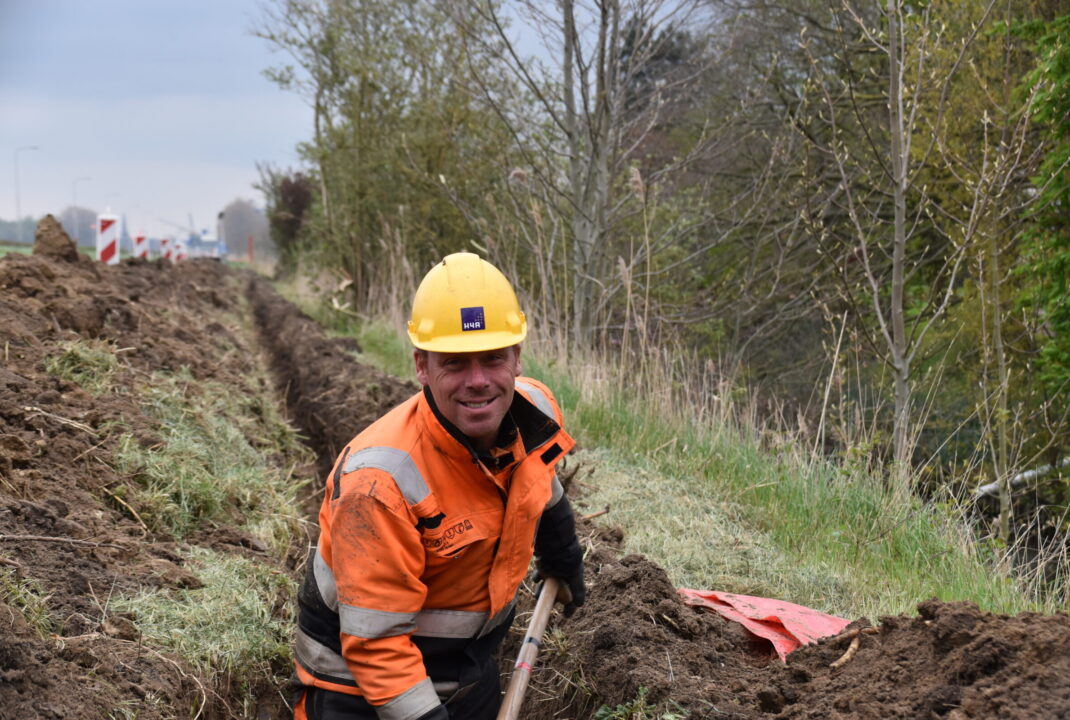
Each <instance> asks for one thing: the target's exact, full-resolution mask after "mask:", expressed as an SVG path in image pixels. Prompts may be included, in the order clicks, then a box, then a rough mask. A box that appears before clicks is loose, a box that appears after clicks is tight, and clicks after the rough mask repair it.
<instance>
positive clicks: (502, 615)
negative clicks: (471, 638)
mask: <svg viewBox="0 0 1070 720" xmlns="http://www.w3.org/2000/svg"><path fill="white" fill-rule="evenodd" d="M515 606H516V596H515V595H514V596H513V599H512V600H510V601H509V604H507V605H506V606H505V607H503V608H502V609H501V610H499V611H498V612H497V613H496V614H495V615H494V617H492V618H490V619H489V620H487V622H486V623H484V625H483V627H482V629H480V631H479V637H483V636H484V635H486V634H487V633H489V632H490V631H491V630H493V629H494V628H496V627H498V626H499V625H501V624H502V623H503V622H505V621H506V619H508V617H509V613H510V612H512V610H513V608H514V607H515Z"/></svg>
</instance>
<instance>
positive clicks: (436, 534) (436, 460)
mask: <svg viewBox="0 0 1070 720" xmlns="http://www.w3.org/2000/svg"><path fill="white" fill-rule="evenodd" d="M516 390H517V392H516V393H515V394H514V396H513V404H512V406H511V408H510V413H509V418H511V421H512V422H513V423H515V425H516V430H517V432H516V437H515V439H514V440H513V442H512V444H511V445H510V446H509V447H508V448H507V449H506V451H505V452H504V453H503V454H501V455H498V456H497V458H496V460H497V463H496V464H497V465H499V466H500V468H495V469H488V468H487V466H486V465H485V464H484V463H482V462H479V461H477V460H476V456H475V455H474V453H473V451H472V450H471V449H470V446H467V445H466V444H464V443H462V442H461V440H460V439H458V438H457V437H455V436H454V434H452V433H451V431H450V430H449V429H447V427H446V426H444V425H443V422H446V421H444V420H442V419H440V416H438V414H437V411H436V409H435V408H434V407H433V400H432V399H431V398H430V393H427V392H421V393H417V394H416V395H414V396H413V397H412V398H410V399H409V400H407V401H405V402H404V403H402V404H401V405H399V406H398V407H396V408H394V409H393V410H391V411H390V412H389V413H387V414H386V415H385V416H383V417H382V418H380V419H379V420H378V421H376V422H375V423H373V424H372V425H371V426H369V427H368V428H367V429H366V430H364V432H362V433H360V434H359V435H357V437H356V438H354V439H353V441H352V442H351V443H350V444H349V445H348V446H347V447H346V448H345V450H344V451H343V452H342V454H341V455H340V456H339V458H338V461H337V463H336V465H335V468H334V470H333V472H332V473H331V476H330V478H328V481H327V486H326V489H325V493H324V500H323V505H322V507H321V509H320V515H319V522H320V533H321V534H320V540H319V546H318V548H317V549H315V550H314V551H313V553H312V554H311V556H310V560H309V567H308V570H307V576H306V580H305V583H304V585H303V586H302V588H301V593H300V596H299V600H300V604H301V612H300V620H299V626H298V630H297V639H296V646H295V660H296V662H295V664H296V669H297V675H298V678H299V679H300V681H301V682H302V683H304V684H305V685H308V686H316V687H321V688H325V689H329V690H334V691H336V692H342V693H347V694H351V695H363V696H364V698H365V699H366V700H367V701H368V702H370V703H371V704H372V705H374V706H376V707H377V709H378V711H379V715H380V717H390V718H418V717H420V716H421V715H422V714H423V713H424V712H427V711H429V710H431V709H433V708H434V707H435V706H436V705H438V704H439V703H440V702H442V700H443V699H444V698H445V697H447V696H448V695H449V694H450V693H451V692H453V691H456V690H457V689H458V686H459V685H461V684H463V682H464V678H463V677H461V678H458V676H457V672H458V671H457V669H456V668H457V667H458V662H459V661H458V657H461V656H463V654H464V653H466V652H468V653H471V652H472V648H473V647H478V643H479V642H480V640H481V639H483V638H489V637H490V636H492V635H493V636H496V637H495V639H494V641H493V642H492V643H490V644H491V645H493V646H496V645H497V642H498V641H499V640H500V639H501V636H502V635H504V633H505V629H506V627H503V626H504V625H505V623H506V621H507V620H509V619H511V617H512V613H513V608H514V605H515V596H516V591H517V588H518V586H519V585H520V582H521V581H522V580H523V578H524V576H525V574H526V573H527V571H528V567H529V565H530V562H531V559H532V555H533V545H534V538H535V532H536V529H537V526H538V523H539V518H540V516H541V515H542V513H543V511H544V510H545V509H547V508H549V507H552V506H553V505H554V504H556V503H557V502H558V501H560V499H561V498H562V494H563V493H562V489H561V485H560V483H559V482H558V481H557V477H556V475H555V471H554V466H555V464H556V463H557V461H558V460H560V459H561V458H562V457H564V455H565V454H566V453H567V452H568V451H569V450H571V449H572V447H573V446H574V445H575V442H574V441H573V440H572V438H571V437H569V436H568V435H567V434H566V433H565V432H564V430H563V429H562V427H561V425H562V419H561V410H560V408H559V407H558V406H557V403H556V401H555V400H554V398H553V396H552V394H551V393H550V391H549V390H548V389H547V388H546V386H544V385H542V384H541V383H539V382H538V381H536V380H532V379H530V378H518V379H517V382H516ZM446 424H447V425H448V422H447V423H446ZM454 432H456V430H455V429H454ZM498 452H501V451H498ZM493 649H494V648H493V647H490V649H489V650H488V651H487V652H488V654H489V653H490V652H492V651H493Z"/></svg>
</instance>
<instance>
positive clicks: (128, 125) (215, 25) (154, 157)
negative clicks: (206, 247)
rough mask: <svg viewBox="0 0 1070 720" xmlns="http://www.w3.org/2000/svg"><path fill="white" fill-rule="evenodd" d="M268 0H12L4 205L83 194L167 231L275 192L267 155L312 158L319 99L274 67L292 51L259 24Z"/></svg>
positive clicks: (2, 209)
mask: <svg viewBox="0 0 1070 720" xmlns="http://www.w3.org/2000/svg"><path fill="white" fill-rule="evenodd" d="M261 5H262V0H0V218H3V219H7V220H12V219H14V218H15V215H16V213H15V209H16V208H15V206H16V195H17V196H18V201H19V202H18V204H19V210H21V214H22V215H23V216H26V215H33V216H34V217H40V216H41V215H44V214H45V213H53V214H57V215H58V214H59V213H60V212H61V211H62V210H63V209H64V208H65V207H67V206H68V205H71V204H73V203H74V201H75V200H77V204H78V205H79V206H81V207H88V208H91V209H94V210H97V211H103V210H104V209H105V208H106V207H108V206H110V208H111V209H112V210H113V211H115V212H118V213H125V214H126V216H127V220H128V224H129V226H130V230H131V231H132V232H137V231H139V230H141V231H144V232H147V233H149V234H150V235H151V236H153V237H158V236H160V235H164V234H172V233H175V232H177V231H176V229H175V228H174V227H173V226H172V225H171V224H168V223H175V224H179V225H183V226H186V225H188V222H189V218H190V216H191V215H192V218H193V222H194V224H195V225H196V226H197V228H198V229H200V228H206V227H207V228H209V229H210V230H212V231H213V232H214V229H215V218H216V215H217V214H218V213H219V211H220V210H222V209H223V207H224V206H226V205H227V204H228V203H229V202H230V201H231V200H234V199H235V198H245V199H249V200H253V201H254V202H255V203H256V204H257V205H258V206H261V205H263V200H262V197H261V196H260V193H259V192H258V191H256V190H254V189H253V187H252V185H253V183H254V182H256V180H257V179H258V173H257V170H256V163H257V162H262V163H263V162H266V163H271V164H274V165H276V166H279V167H283V168H288V167H298V166H299V164H300V161H299V159H298V157H297V154H296V151H295V147H296V145H297V143H298V142H301V141H303V140H305V139H307V138H308V137H309V136H310V135H311V111H310V110H309V108H308V106H307V105H306V104H305V102H304V101H303V100H302V99H301V98H299V97H298V96H296V95H294V94H292V93H285V92H282V91H281V90H278V89H277V88H276V86H274V85H273V84H271V83H270V82H269V81H267V80H266V79H264V77H263V75H262V74H261V71H262V70H263V69H264V68H266V67H270V66H273V65H278V64H281V63H283V62H285V60H286V58H285V57H284V56H282V55H279V54H273V53H272V52H271V50H270V48H269V47H268V45H267V43H265V42H264V41H263V40H260V39H258V38H254V37H252V35H251V34H250V30H251V28H252V27H253V25H254V23H255V22H256V21H257V20H258V19H259V18H260V17H261V11H260V7H261ZM34 145H35V146H37V148H38V149H37V150H29V149H20V148H26V147H27V146H34ZM16 166H17V178H18V181H17V183H16ZM83 178H89V179H88V180H86V179H83Z"/></svg>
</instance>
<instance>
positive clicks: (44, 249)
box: [33, 215, 91, 262]
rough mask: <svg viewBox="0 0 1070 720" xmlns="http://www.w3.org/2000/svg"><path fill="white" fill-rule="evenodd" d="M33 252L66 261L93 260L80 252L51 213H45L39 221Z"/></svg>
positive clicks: (34, 237)
mask: <svg viewBox="0 0 1070 720" xmlns="http://www.w3.org/2000/svg"><path fill="white" fill-rule="evenodd" d="M33 254H34V255H44V256H45V257H50V258H52V259H53V260H63V261H64V262H79V261H82V262H91V261H90V260H89V259H88V258H85V257H84V256H83V255H82V254H81V253H80V252H78V246H77V245H75V244H74V241H73V240H71V238H70V236H69V235H67V231H66V230H64V229H63V226H62V225H60V224H59V221H58V220H56V218H54V217H52V216H51V215H45V216H44V218H42V219H41V222H39V223H37V230H36V231H35V232H34V236H33Z"/></svg>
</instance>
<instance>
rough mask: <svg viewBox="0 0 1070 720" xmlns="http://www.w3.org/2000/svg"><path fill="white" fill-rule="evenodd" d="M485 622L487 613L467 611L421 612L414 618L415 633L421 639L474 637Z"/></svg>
mask: <svg viewBox="0 0 1070 720" xmlns="http://www.w3.org/2000/svg"><path fill="white" fill-rule="evenodd" d="M486 622H487V613H485V612H475V611H469V610H421V611H420V612H419V614H417V616H416V632H414V633H413V635H419V636H421V637H440V638H470V637H475V636H476V635H477V634H478V633H479V631H480V629H481V628H482V627H483V625H484V624H485V623H486Z"/></svg>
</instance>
